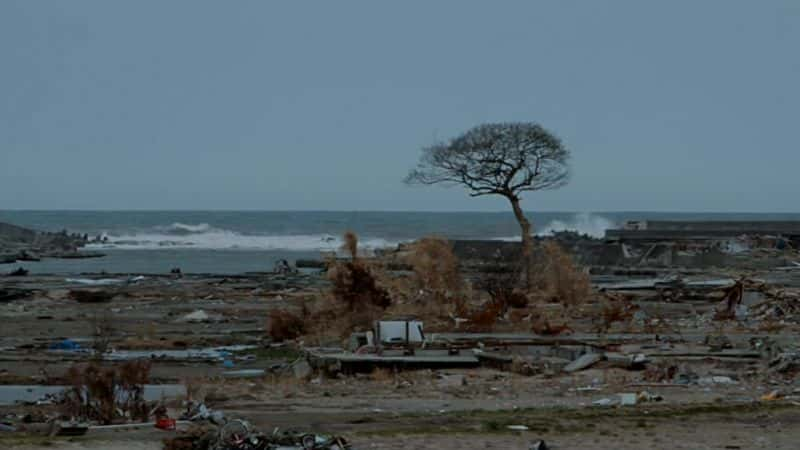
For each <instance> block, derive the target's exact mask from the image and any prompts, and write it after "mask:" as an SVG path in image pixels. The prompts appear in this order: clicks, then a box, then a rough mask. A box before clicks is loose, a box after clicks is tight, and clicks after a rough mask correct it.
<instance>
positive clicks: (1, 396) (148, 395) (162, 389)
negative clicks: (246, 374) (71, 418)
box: [0, 384, 186, 405]
mask: <svg viewBox="0 0 800 450" xmlns="http://www.w3.org/2000/svg"><path fill="white" fill-rule="evenodd" d="M67 388H68V386H37V385H30V386H26V385H9V386H0V405H13V404H15V403H17V402H35V401H36V400H39V399H40V398H42V397H44V396H45V395H47V394H58V393H60V392H62V391H63V390H65V389H67ZM185 395H186V386H184V385H182V384H146V385H145V386H144V399H145V400H146V401H148V402H149V401H153V400H159V399H161V398H176V397H183V396H185Z"/></svg>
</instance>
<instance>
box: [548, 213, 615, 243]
mask: <svg viewBox="0 0 800 450" xmlns="http://www.w3.org/2000/svg"><path fill="white" fill-rule="evenodd" d="M614 226H615V225H614V222H612V221H611V220H608V219H607V218H605V217H603V216H599V215H596V214H590V213H578V214H575V216H574V217H572V219H570V220H569V221H566V222H565V221H561V220H553V221H552V222H550V223H548V224H547V225H545V226H544V227H541V228H540V231H539V232H538V233H536V234H537V235H539V236H548V235H551V234H553V233H554V232H557V231H577V232H578V233H580V234H588V235H589V236H592V237H598V238H599V237H603V236H604V235H605V233H606V230H607V229H609V228H614Z"/></svg>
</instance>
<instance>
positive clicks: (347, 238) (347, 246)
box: [342, 231, 358, 259]
mask: <svg viewBox="0 0 800 450" xmlns="http://www.w3.org/2000/svg"><path fill="white" fill-rule="evenodd" d="M343 240H344V243H343V244H342V250H344V251H346V252H347V253H348V254H349V255H350V258H351V259H356V258H358V236H357V235H356V234H355V233H354V232H352V231H346V232H345V233H344V236H343Z"/></svg>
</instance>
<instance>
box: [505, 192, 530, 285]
mask: <svg viewBox="0 0 800 450" xmlns="http://www.w3.org/2000/svg"><path fill="white" fill-rule="evenodd" d="M508 201H510V202H511V207H512V208H513V209H514V217H516V218H517V222H518V223H519V228H520V230H521V231H522V269H523V277H524V279H525V289H526V290H527V291H528V292H530V291H531V290H532V288H533V237H532V236H531V223H530V222H529V221H528V218H527V217H525V213H524V212H522V208H521V207H520V206H519V197H517V196H511V197H508Z"/></svg>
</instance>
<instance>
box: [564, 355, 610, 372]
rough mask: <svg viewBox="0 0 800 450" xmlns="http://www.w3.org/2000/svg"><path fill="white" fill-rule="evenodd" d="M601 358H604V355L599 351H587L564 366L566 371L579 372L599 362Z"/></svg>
mask: <svg viewBox="0 0 800 450" xmlns="http://www.w3.org/2000/svg"><path fill="white" fill-rule="evenodd" d="M601 359H603V355H601V354H599V353H587V354H585V355H583V356H581V357H580V358H578V359H576V360H575V361H572V362H571V363H569V364H567V365H566V367H564V372H577V371H579V370H583V369H587V368H589V367H591V366H592V365H594V364H596V363H598V362H599V361H600V360H601Z"/></svg>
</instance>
